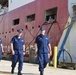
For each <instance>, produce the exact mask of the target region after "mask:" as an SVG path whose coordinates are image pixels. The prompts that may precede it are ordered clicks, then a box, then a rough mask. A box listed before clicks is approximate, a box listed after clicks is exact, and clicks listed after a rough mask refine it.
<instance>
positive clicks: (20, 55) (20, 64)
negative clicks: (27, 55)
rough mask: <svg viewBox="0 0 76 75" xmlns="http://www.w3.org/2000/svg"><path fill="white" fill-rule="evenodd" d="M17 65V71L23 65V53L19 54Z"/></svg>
mask: <svg viewBox="0 0 76 75" xmlns="http://www.w3.org/2000/svg"><path fill="white" fill-rule="evenodd" d="M18 58H19V66H18V71H21V70H22V66H23V61H24V56H23V54H19V57H18Z"/></svg>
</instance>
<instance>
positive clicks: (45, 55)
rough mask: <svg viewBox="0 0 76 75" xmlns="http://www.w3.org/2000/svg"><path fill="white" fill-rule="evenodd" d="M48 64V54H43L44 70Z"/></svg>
mask: <svg viewBox="0 0 76 75" xmlns="http://www.w3.org/2000/svg"><path fill="white" fill-rule="evenodd" d="M48 62H49V58H48V54H44V68H45V67H46V65H47V63H48Z"/></svg>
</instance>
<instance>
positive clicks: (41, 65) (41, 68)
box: [38, 54, 44, 75]
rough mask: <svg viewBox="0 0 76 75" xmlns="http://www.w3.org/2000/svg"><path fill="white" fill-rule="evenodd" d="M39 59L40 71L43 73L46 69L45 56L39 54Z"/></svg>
mask: <svg viewBox="0 0 76 75" xmlns="http://www.w3.org/2000/svg"><path fill="white" fill-rule="evenodd" d="M38 60H39V71H40V72H41V73H42V72H43V71H44V66H43V64H44V58H43V54H38ZM41 75H42V74H41Z"/></svg>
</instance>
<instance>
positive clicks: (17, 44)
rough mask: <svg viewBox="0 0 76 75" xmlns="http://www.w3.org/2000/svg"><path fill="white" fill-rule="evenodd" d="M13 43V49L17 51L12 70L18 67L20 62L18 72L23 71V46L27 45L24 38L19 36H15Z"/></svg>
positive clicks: (13, 58)
mask: <svg viewBox="0 0 76 75" xmlns="http://www.w3.org/2000/svg"><path fill="white" fill-rule="evenodd" d="M11 43H13V49H14V51H15V54H14V55H13V56H12V68H14V67H15V66H16V63H17V62H18V61H19V66H18V70H19V71H21V70H22V66H23V60H24V56H23V45H24V44H25V42H24V38H23V37H21V38H18V36H17V35H16V36H14V37H13V38H12V40H11Z"/></svg>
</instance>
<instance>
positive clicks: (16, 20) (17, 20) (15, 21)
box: [13, 18, 20, 26]
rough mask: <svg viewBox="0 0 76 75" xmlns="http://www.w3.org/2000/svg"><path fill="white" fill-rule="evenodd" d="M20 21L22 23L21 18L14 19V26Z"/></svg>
mask: <svg viewBox="0 0 76 75" xmlns="http://www.w3.org/2000/svg"><path fill="white" fill-rule="evenodd" d="M19 23H20V19H19V18H18V19H15V20H13V25H14V26H15V25H18V24H19Z"/></svg>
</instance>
